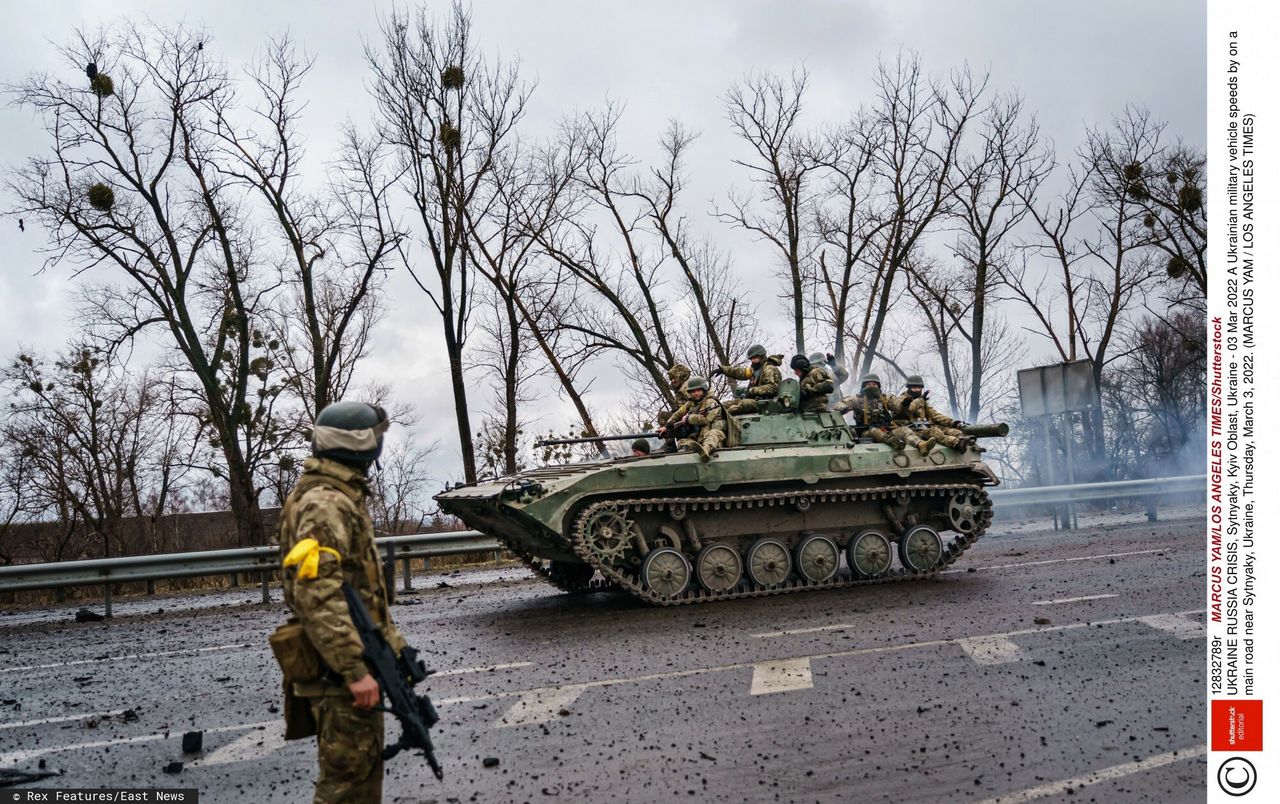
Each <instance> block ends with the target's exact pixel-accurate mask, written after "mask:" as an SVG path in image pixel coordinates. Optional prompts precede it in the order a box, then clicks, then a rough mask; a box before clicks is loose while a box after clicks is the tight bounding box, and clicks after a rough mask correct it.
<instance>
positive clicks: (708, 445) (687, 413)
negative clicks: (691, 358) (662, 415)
mask: <svg viewBox="0 0 1280 804" xmlns="http://www.w3.org/2000/svg"><path fill="white" fill-rule="evenodd" d="M688 388H689V401H688V402H686V403H684V404H683V405H681V406H680V407H679V408H677V409H676V412H675V413H672V414H671V419H670V420H669V421H668V422H667V423H666V424H664V425H663V426H661V427H659V428H658V434H659V435H661V436H664V437H667V435H668V433H671V434H673V435H675V436H676V437H677V438H678V439H679V440H678V444H679V446H680V448H681V449H689V450H694V451H696V452H697V453H698V454H699V455H701V456H702V460H704V461H709V460H711V457H712V456H713V455H715V454H716V450H717V449H719V447H720V444H721V442H723V441H724V437H725V418H724V406H723V405H721V404H720V400H719V399H716V398H715V397H714V396H712V394H711V386H710V384H709V383H708V382H707V381H706V380H705V379H703V378H702V377H690V378H689V384H688ZM681 430H683V433H681V432H680V431H681Z"/></svg>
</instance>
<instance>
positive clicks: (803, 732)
mask: <svg viewBox="0 0 1280 804" xmlns="http://www.w3.org/2000/svg"><path fill="white" fill-rule="evenodd" d="M1127 521H1128V523H1127V524H1121V523H1118V522H1116V521H1114V518H1113V520H1112V521H1104V522H1102V523H1101V524H1094V525H1093V526H1088V525H1087V523H1086V520H1085V519H1083V518H1082V522H1081V524H1082V529H1081V530H1080V531H1077V532H1075V533H1057V534H1055V533H1053V532H1052V531H1049V532H1046V531H1044V530H1043V529H1042V525H1022V526H1016V527H1015V526H1007V525H1005V526H1002V525H999V524H997V525H996V526H995V527H993V529H992V531H991V532H990V533H989V534H988V535H987V536H986V537H984V538H983V540H982V541H980V542H979V543H978V544H977V545H976V546H975V547H974V548H973V549H972V550H971V551H970V552H969V553H968V554H967V555H966V556H965V557H964V558H963V559H961V561H960V562H959V563H958V564H957V565H956V568H955V569H953V570H951V571H949V572H947V573H946V574H943V575H942V576H940V577H939V578H937V579H935V580H931V581H925V582H915V583H899V584H889V585H885V586H878V587H869V588H862V589H853V590H843V591H833V592H823V593H810V594H795V595H784V596H780V597H773V598H763V599H754V600H743V601H735V602H729V603H720V604H712V605H704V606H686V607H678V608H674V609H659V608H650V607H647V606H644V605H642V604H639V603H637V602H635V601H633V600H631V599H630V598H628V597H625V596H622V595H619V594H609V593H598V594H594V595H586V596H568V595H561V594H559V593H557V592H556V591H555V590H554V589H552V588H551V587H549V586H544V585H542V584H540V583H539V582H537V581H535V580H534V579H532V578H531V577H530V576H529V575H528V574H527V573H525V572H524V571H523V570H519V569H508V570H501V571H494V570H489V571H485V572H484V573H482V574H481V575H479V576H476V575H469V576H462V577H452V578H448V579H447V581H448V583H450V584H452V585H451V586H450V587H448V588H430V589H425V590H423V591H421V592H419V593H416V594H414V595H412V596H410V597H409V598H407V600H406V599H402V603H401V604H400V605H397V606H396V607H395V609H394V616H395V617H396V620H397V621H398V622H399V623H400V626H401V628H402V630H403V631H404V633H405V635H406V636H407V637H408V639H409V640H410V642H411V643H413V644H415V645H416V646H418V647H419V648H421V649H422V650H423V652H424V653H425V654H427V656H428V664H429V665H431V666H432V667H434V668H435V669H437V670H439V671H441V672H440V673H439V674H438V675H436V676H434V677H433V678H432V679H430V680H429V682H428V684H429V691H430V693H431V695H432V696H433V698H434V699H435V701H436V703H437V706H438V707H439V709H440V713H441V724H440V726H439V727H438V729H437V730H436V737H437V748H438V753H439V756H440V757H441V760H442V761H443V763H444V765H445V772H446V779H445V781H444V782H443V783H441V782H436V781H435V779H434V778H433V777H432V776H431V775H430V772H429V771H428V770H427V768H426V766H425V763H423V762H422V761H421V760H420V759H418V758H415V757H409V756H405V755H402V756H400V757H397V758H396V759H394V760H392V761H391V763H389V766H388V773H387V781H386V785H385V793H386V800H388V801H399V802H428V801H439V802H444V801H450V800H457V801H499V802H502V801H543V800H560V801H618V802H622V801H673V800H696V801H732V802H738V801H775V800H776V801H835V800H849V801H895V802H902V801H985V800H987V799H991V798H993V797H1001V796H1003V797H1006V798H1005V799H1003V800H1009V801H1026V800H1042V801H1055V800H1070V801H1090V800H1096V801H1105V802H1116V801H1119V802H1125V801H1160V802H1167V801H1200V800H1203V796H1204V793H1203V789H1204V788H1203V785H1204V773H1205V767H1204V758H1203V743H1204V723H1203V720H1204V718H1203V714H1202V713H1203V695H1204V692H1203V690H1204V658H1203V657H1204V618H1203V613H1202V612H1203V605H1204V604H1203V588H1204V584H1203V570H1204V557H1203V555H1204V554H1203V520H1202V519H1201V518H1194V519H1191V518H1189V519H1184V520H1179V521H1175V522H1160V523H1155V524H1147V523H1141V524H1138V523H1136V522H1134V517H1129V518H1128V519H1127ZM438 580H439V577H438V576H436V577H432V578H431V579H430V581H429V583H430V585H431V586H432V587H435V585H436V582H437V581H438ZM476 581H484V583H478V582H476ZM425 583H428V581H426V580H425V579H423V578H419V579H418V584H419V586H423V585H424V584H425ZM256 594H257V593H256V590H254V589H252V588H249V589H241V590H237V591H234V592H228V593H223V594H221V595H219V596H214V597H210V596H205V597H203V598H199V599H196V600H187V601H183V600H176V601H175V600H160V599H157V600H145V601H138V602H133V603H126V604H125V605H123V606H121V607H119V608H118V609H117V611H118V615H117V618H116V619H115V620H114V621H112V622H109V623H84V624H76V623H74V622H70V619H71V614H72V613H73V612H74V608H71V609H59V610H57V611H55V612H53V613H52V614H49V613H46V612H42V613H24V612H18V613H9V614H6V615H5V616H0V699H3V700H4V701H5V702H6V703H5V705H4V706H0V768H18V769H27V770H35V769H36V768H37V766H38V763H39V762H40V761H41V760H43V761H44V762H45V763H46V765H47V767H48V768H49V769H51V770H58V771H61V772H62V773H63V776H62V777H60V778H59V779H57V780H48V781H45V782H41V783H39V786H58V787H64V786H65V787H95V786H122V785H123V786H132V787H196V788H198V789H199V790H200V791H201V799H202V801H206V802H222V801H228V802H231V801H307V800H310V789H311V783H312V780H313V778H314V775H315V768H314V761H315V760H314V746H313V744H312V743H310V742H307V741H303V742H299V743H291V744H288V745H285V744H284V743H283V742H282V741H281V740H280V738H279V735H280V733H281V731H282V726H280V725H279V723H278V716H277V715H276V714H274V713H273V712H272V711H271V710H272V709H273V708H274V706H275V704H276V703H277V699H278V697H279V696H278V684H279V680H278V678H279V677H278V675H277V673H278V671H277V670H276V668H275V665H274V663H273V661H272V659H271V657H270V653H269V650H268V648H267V647H266V636H267V634H268V633H269V632H270V630H271V629H272V628H273V627H274V626H275V625H276V624H277V623H278V622H279V621H280V620H281V619H282V617H283V612H282V607H281V606H280V604H279V603H278V602H277V603H276V604H274V605H272V606H271V607H269V608H267V607H263V606H261V605H253V604H252V603H251V601H253V600H254V598H255V596H256ZM276 599H277V600H278V599H279V591H278V590H276ZM161 608H164V609H165V611H164V612H162V613H156V612H157V610H158V609H161ZM15 701H16V703H13V702H15ZM126 709H132V710H133V712H134V714H136V719H135V718H133V717H129V718H126V717H125V716H123V715H120V714H114V715H111V716H109V717H102V716H101V715H102V713H113V712H115V713H118V712H120V711H121V710H126ZM95 714H97V715H98V717H96V718H94V717H92V716H93V715H95ZM94 721H96V725H93V726H92V727H91V726H90V725H88V724H89V723H91V722H94ZM396 728H397V727H394V726H391V727H389V732H390V733H391V734H393V735H394V734H395V733H396V732H395V729H396ZM195 729H198V730H202V731H204V751H203V753H202V755H200V756H198V757H195V756H185V757H184V756H183V755H182V753H181V735H182V733H183V732H184V731H187V730H195ZM486 757H496V758H497V759H498V761H499V764H498V765H497V766H496V767H491V768H486V767H483V766H482V761H483V760H484V758H486ZM174 760H181V761H183V762H184V763H185V764H184V767H183V769H182V771H181V773H180V774H178V775H176V776H175V775H168V774H165V773H164V772H163V771H162V768H163V767H164V766H165V765H166V764H168V763H170V762H171V761H174ZM55 781H56V784H51V782H55ZM1068 790H1069V791H1070V792H1068Z"/></svg>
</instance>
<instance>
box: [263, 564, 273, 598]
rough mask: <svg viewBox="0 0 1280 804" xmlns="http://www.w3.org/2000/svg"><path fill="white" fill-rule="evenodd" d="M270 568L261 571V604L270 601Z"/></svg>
mask: <svg viewBox="0 0 1280 804" xmlns="http://www.w3.org/2000/svg"><path fill="white" fill-rule="evenodd" d="M270 584H271V570H263V571H262V605H264V606H265V605H267V604H268V603H270V602H271V586H270Z"/></svg>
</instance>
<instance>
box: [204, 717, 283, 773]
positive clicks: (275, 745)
mask: <svg viewBox="0 0 1280 804" xmlns="http://www.w3.org/2000/svg"><path fill="white" fill-rule="evenodd" d="M275 725H276V726H277V728H274V729H273V728H270V727H269V726H261V727H259V728H258V729H254V730H253V731H250V732H249V733H248V734H245V735H243V736H241V737H237V738H236V739H234V740H232V741H231V742H229V743H227V744H226V745H224V746H221V747H219V748H217V749H214V750H213V751H212V752H210V753H208V754H205V755H204V756H202V757H198V758H196V759H194V760H192V761H191V762H188V763H187V765H188V767H196V766H198V765H206V766H207V765H227V764H230V763H232V762H244V761H245V760H249V759H261V758H262V757H264V756H266V755H267V754H271V753H274V752H276V751H279V750H280V749H281V748H284V729H282V728H279V727H278V726H279V725H280V724H278V723H277V724H275Z"/></svg>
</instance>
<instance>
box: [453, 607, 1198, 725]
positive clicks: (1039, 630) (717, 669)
mask: <svg viewBox="0 0 1280 804" xmlns="http://www.w3.org/2000/svg"><path fill="white" fill-rule="evenodd" d="M1203 611H1204V610H1203V609H1190V610H1188V611H1176V612H1173V613H1172V615H1167V616H1185V615H1189V614H1199V613H1202V612H1203ZM1141 620H1142V618H1141V617H1118V618H1115V619H1111V620H1094V621H1093V622H1088V623H1068V624H1066V625H1047V626H1038V627H1036V628H1024V629H1022V630H1019V631H1009V632H1007V633H1004V634H986V635H983V636H987V637H1015V636H1025V635H1027V634H1047V633H1052V632H1054V631H1074V630H1078V629H1080V628H1091V627H1094V626H1100V625H1117V624H1120V623H1135V622H1139V621H1141ZM975 638H977V637H954V638H950V639H931V640H927V641H923V642H907V643H904V644H901V645H881V646H878V647H872V648H853V649H851V650H840V651H831V652H829V653H812V654H808V655H804V656H790V657H783V658H781V659H772V660H770V661H773V662H785V661H796V660H799V659H809V660H810V661H812V660H814V659H837V658H844V657H847V656H864V655H870V654H874V653H895V652H897V651H903V650H911V649H912V648H936V647H941V646H943V645H957V644H959V643H960V640H961V639H975ZM756 664H757V662H736V663H734V664H722V665H716V666H714V667H697V668H693V669H691V670H670V671H667V672H664V673H648V674H646V675H642V676H631V677H629V678H602V679H599V680H596V681H579V682H575V683H573V684H565V685H563V686H560V687H537V688H534V689H528V690H511V691H508V692H490V693H482V694H480V695H460V696H457V697H454V698H444V699H441V700H439V701H436V702H435V703H436V705H437V706H446V705H449V704H456V703H472V702H475V701H493V700H500V699H502V698H518V697H522V696H525V695H532V694H535V693H548V692H554V691H556V690H562V689H570V688H573V689H579V690H586V689H592V688H595V687H616V686H618V685H621V684H635V683H638V682H641V681H658V680H662V679H670V678H689V677H690V676H701V675H706V674H708V673H723V672H725V671H727V670H743V669H746V668H748V667H751V668H754V667H755V666H756Z"/></svg>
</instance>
